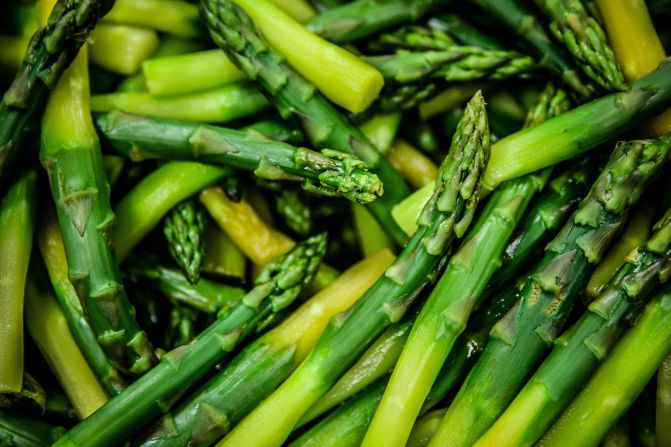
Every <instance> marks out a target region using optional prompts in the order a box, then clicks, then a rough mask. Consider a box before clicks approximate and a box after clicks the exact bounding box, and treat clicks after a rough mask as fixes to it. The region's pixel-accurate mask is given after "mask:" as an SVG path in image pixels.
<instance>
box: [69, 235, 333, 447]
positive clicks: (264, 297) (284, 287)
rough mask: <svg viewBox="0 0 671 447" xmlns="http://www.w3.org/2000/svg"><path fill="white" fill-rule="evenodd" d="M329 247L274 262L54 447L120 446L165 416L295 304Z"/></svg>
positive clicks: (311, 245)
mask: <svg viewBox="0 0 671 447" xmlns="http://www.w3.org/2000/svg"><path fill="white" fill-rule="evenodd" d="M325 248H326V237H325V235H324V234H320V235H317V236H313V237H311V238H309V239H306V240H305V241H304V242H302V243H300V244H298V245H296V247H295V248H294V249H293V250H292V251H291V252H290V253H288V254H287V255H284V256H281V257H279V258H276V259H275V260H273V261H272V262H270V263H269V264H268V265H267V266H266V267H265V268H264V269H263V271H262V272H261V274H260V275H259V276H258V278H257V280H256V287H254V289H252V290H251V291H250V292H249V293H248V294H247V295H245V296H244V297H243V298H242V299H241V300H240V301H239V302H238V304H237V305H235V306H234V307H232V308H231V309H230V310H228V311H226V312H225V313H223V314H222V315H221V316H220V317H219V318H218V319H217V321H215V322H214V323H213V324H212V325H210V326H209V327H208V328H207V329H206V330H205V331H204V332H202V333H201V334H200V335H198V337H196V339H195V340H194V341H193V342H192V343H190V344H188V345H186V346H183V347H181V348H178V349H177V350H174V351H171V352H170V353H168V354H166V355H165V356H164V357H163V359H162V361H161V363H159V364H158V365H157V366H156V367H154V368H153V369H152V370H151V371H149V372H148V373H147V374H145V375H144V376H142V377H141V378H140V379H138V380H136V381H135V382H134V383H133V384H132V385H131V386H129V387H128V388H127V389H126V390H125V391H124V392H123V393H121V394H119V395H118V396H117V397H115V398H114V399H112V400H110V401H109V402H108V403H107V404H105V405H104V406H103V407H102V408H101V409H100V410H98V411H97V412H96V413H95V414H93V415H92V416H90V417H89V418H87V419H86V420H85V421H83V422H81V423H79V424H78V425H76V426H75V427H74V428H73V429H71V430H70V431H68V432H67V433H66V434H65V435H64V436H63V437H62V438H61V439H59V441H58V442H57V443H56V445H61V446H75V445H76V446H87V445H90V446H94V445H95V446H102V445H110V446H111V445H118V443H119V442H121V441H122V440H123V439H125V438H126V437H128V436H129V435H130V434H131V433H132V432H133V431H135V430H137V429H138V428H140V427H142V425H144V424H145V423H146V422H148V421H149V420H151V418H152V417H155V416H157V415H159V414H161V413H163V412H166V411H167V410H168V409H169V408H170V405H171V403H172V402H174V399H175V397H176V396H178V395H179V394H180V393H181V392H182V391H183V390H184V389H186V388H187V387H189V386H190V385H192V384H194V383H195V382H196V381H197V380H199V379H200V378H202V377H203V376H204V375H205V374H206V373H207V372H208V371H209V370H210V369H212V368H213V367H214V366H215V365H216V364H217V363H219V362H221V361H222V360H223V359H224V358H225V357H226V355H227V354H229V353H230V352H231V351H232V350H233V349H234V348H235V347H236V346H238V345H239V344H240V342H242V341H243V340H244V339H245V338H246V337H248V336H249V335H250V334H252V333H253V332H254V330H255V329H256V325H257V324H258V323H259V322H260V321H262V320H263V319H265V318H266V317H268V315H270V314H271V313H275V312H279V311H280V310H282V309H284V308H286V307H287V306H289V305H291V303H292V301H293V300H294V299H296V297H297V296H298V294H299V293H300V292H301V290H302V289H303V287H305V286H306V285H307V284H309V283H310V281H312V278H313V276H314V273H315V272H316V270H317V267H318V266H319V264H320V262H321V258H322V257H323V255H324V252H325Z"/></svg>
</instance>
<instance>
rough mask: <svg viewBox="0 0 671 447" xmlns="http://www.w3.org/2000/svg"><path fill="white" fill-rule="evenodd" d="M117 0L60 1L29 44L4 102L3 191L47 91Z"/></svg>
mask: <svg viewBox="0 0 671 447" xmlns="http://www.w3.org/2000/svg"><path fill="white" fill-rule="evenodd" d="M113 4H114V0H95V1H86V2H79V1H75V0H61V1H59V2H58V3H57V4H56V6H55V7H54V9H53V11H52V13H51V15H50V16H49V21H48V24H47V26H46V27H42V28H40V29H39V30H37V32H35V34H34V35H33V38H32V40H31V43H30V46H29V47H28V50H27V52H26V56H25V58H24V60H23V64H22V66H21V68H20V70H19V72H18V73H17V75H16V77H15V78H14V81H13V82H12V84H11V85H10V87H9V88H8V89H7V91H6V92H5V94H4V96H3V98H2V102H0V187H1V186H3V185H6V184H7V182H8V180H9V178H10V177H11V176H12V171H13V168H14V165H15V164H16V162H17V161H18V157H19V154H20V152H21V148H22V146H23V138H24V136H25V133H26V132H25V130H26V128H27V127H28V126H30V125H32V124H33V120H35V119H36V118H37V117H38V116H39V114H40V113H41V111H42V107H43V106H44V103H45V102H46V100H47V95H48V93H49V90H51V89H52V88H54V87H55V86H56V83H57V82H58V79H59V78H60V76H61V74H62V73H63V71H64V70H65V69H66V68H67V67H68V65H69V64H70V63H71V62H72V60H73V59H74V58H75V56H76V55H77V51H78V50H79V47H80V46H81V45H82V44H83V43H84V42H85V40H86V36H87V35H88V33H89V32H90V31H91V30H92V29H93V27H94V26H95V24H96V23H97V22H98V20H99V19H100V17H102V16H103V15H105V13H106V12H107V11H109V9H110V8H111V7H112V5H113Z"/></svg>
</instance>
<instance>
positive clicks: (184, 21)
mask: <svg viewBox="0 0 671 447" xmlns="http://www.w3.org/2000/svg"><path fill="white" fill-rule="evenodd" d="M105 20H106V21H110V22H117V23H127V24H129V25H137V26H142V27H146V28H152V29H155V30H157V31H162V32H164V33H167V34H173V35H175V36H180V37H192V38H193V37H201V36H203V35H204V31H205V29H204V28H203V26H202V24H201V22H200V17H199V16H198V7H197V6H196V5H194V4H192V3H189V2H186V1H182V0H116V2H115V4H114V7H113V8H112V10H111V11H110V12H109V13H108V14H107V15H106V16H105Z"/></svg>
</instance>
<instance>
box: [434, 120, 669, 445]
mask: <svg viewBox="0 0 671 447" xmlns="http://www.w3.org/2000/svg"><path fill="white" fill-rule="evenodd" d="M567 113H570V112H567ZM561 116H563V115H560V117H561ZM555 119H556V118H555ZM541 126H542V125H541ZM670 148H671V139H659V140H647V141H632V142H627V143H620V144H618V145H617V147H616V148H615V151H614V152H613V154H612V155H611V158H610V160H609V162H608V164H607V165H606V167H605V168H604V170H603V171H602V172H601V174H600V175H599V177H598V178H597V180H596V182H595V183H594V185H593V186H592V189H591V190H590V192H589V194H588V195H587V197H586V198H585V199H583V201H582V202H581V204H580V207H579V208H578V210H577V211H576V212H575V213H574V214H573V216H572V218H571V219H570V220H569V222H567V223H566V225H564V227H563V228H562V230H560V232H559V234H558V235H557V236H556V237H555V238H554V239H553V240H552V241H551V242H550V243H549V244H548V246H547V247H546V250H545V256H544V257H543V260H542V261H541V262H540V264H538V266H537V267H536V268H535V270H534V272H533V273H532V275H531V277H530V279H529V280H528V281H526V283H525V284H524V287H523V288H522V291H521V292H520V297H519V300H518V302H517V303H516V304H515V306H514V307H513V308H512V309H511V310H510V311H509V312H508V313H507V314H506V316H505V317H503V318H502V319H501V320H500V321H499V322H498V323H497V324H496V325H495V326H494V328H493V329H492V332H491V338H490V340H489V342H488V344H487V346H486V347H485V350H484V352H483V353H482V356H481V357H480V359H479V360H478V362H477V363H476V365H475V367H474V368H473V370H472V371H471V373H470V374H469V376H468V377H467V379H466V381H465V382H464V384H463V385H462V387H461V389H460V390H459V393H458V394H457V397H456V398H455V400H454V401H453V402H452V405H451V406H450V407H449V409H448V411H447V413H446V415H445V419H444V420H443V422H442V424H441V426H440V428H439V430H438V432H437V433H436V436H435V437H434V438H433V440H432V441H431V444H430V445H434V446H437V445H446V444H447V445H454V446H461V445H472V443H473V442H474V441H475V440H476V439H477V438H478V437H480V436H481V435H482V434H483V433H484V432H485V431H486V430H487V429H488V428H489V427H490V426H491V424H492V423H493V422H494V421H495V420H496V418H497V417H498V416H499V415H500V414H501V413H502V412H503V410H505V408H506V406H507V405H508V404H509V403H510V401H511V400H512V399H513V398H514V397H515V393H516V392H517V391H518V390H519V389H520V388H521V387H522V386H523V385H524V381H525V380H526V379H527V378H528V376H529V373H530V372H531V370H532V368H533V367H534V366H535V365H536V363H537V362H538V360H539V359H540V358H541V357H542V356H543V354H545V353H546V352H547V351H548V349H549V348H550V346H551V344H552V342H553V341H554V339H555V337H556V336H557V333H558V331H559V330H560V329H561V326H562V324H563V323H564V321H565V320H566V317H567V315H568V312H569V311H570V310H571V308H572V306H573V304H574V303H575V301H576V300H577V298H578V296H579V294H580V293H581V292H582V290H583V289H584V287H585V285H586V284H587V281H588V280H589V276H590V274H591V272H592V271H593V269H594V265H595V264H597V263H598V262H599V261H600V259H601V258H602V256H603V254H604V252H605V250H606V249H607V248H608V245H609V244H610V242H611V241H612V240H613V239H615V237H616V236H617V233H618V232H619V230H620V229H621V227H622V225H623V222H624V221H625V219H626V215H627V211H628V210H629V208H630V207H631V206H632V205H633V204H634V203H635V202H636V200H637V199H638V198H639V197H640V196H641V194H642V193H643V190H644V188H645V187H646V186H647V185H648V184H649V182H650V181H651V180H652V178H654V177H655V175H656V174H657V173H658V172H659V169H660V167H661V164H662V163H663V160H664V159H665V158H666V155H667V153H668V151H669V149H670Z"/></svg>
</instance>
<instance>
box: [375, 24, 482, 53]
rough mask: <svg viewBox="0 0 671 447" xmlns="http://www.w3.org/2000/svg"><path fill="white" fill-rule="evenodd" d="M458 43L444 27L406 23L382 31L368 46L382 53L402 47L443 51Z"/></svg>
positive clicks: (404, 48)
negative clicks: (396, 27)
mask: <svg viewBox="0 0 671 447" xmlns="http://www.w3.org/2000/svg"><path fill="white" fill-rule="evenodd" d="M456 45H457V42H455V40H454V39H453V38H452V37H451V36H450V35H449V34H448V33H447V32H445V30H444V29H442V28H439V27H435V28H434V27H429V26H421V25H406V26H404V27H401V28H399V29H397V30H394V31H388V32H385V33H382V34H380V35H379V36H378V37H377V38H376V39H374V40H372V41H370V42H368V48H370V49H371V50H373V51H375V52H381V53H393V52H395V51H398V50H401V49H403V50H408V51H441V50H449V49H450V48H451V47H454V46H456ZM474 46H477V45H474Z"/></svg>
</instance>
